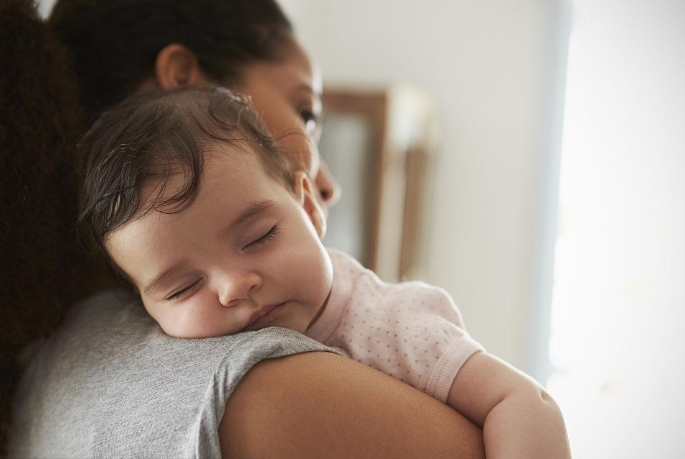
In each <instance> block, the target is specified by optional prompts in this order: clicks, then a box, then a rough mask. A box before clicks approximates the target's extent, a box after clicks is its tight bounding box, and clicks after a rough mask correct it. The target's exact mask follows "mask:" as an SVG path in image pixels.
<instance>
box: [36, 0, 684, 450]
mask: <svg viewBox="0 0 685 459" xmlns="http://www.w3.org/2000/svg"><path fill="white" fill-rule="evenodd" d="M50 4H51V2H50V1H46V2H45V3H44V4H43V8H44V11H49V8H50ZM281 4H282V5H283V7H284V9H285V10H286V12H287V13H288V14H289V15H290V17H291V18H292V20H293V22H294V25H295V27H296V29H297V32H298V34H299V36H300V37H301V39H302V42H303V43H304V44H305V46H306V47H307V48H308V49H309V51H310V52H311V53H312V55H313V57H314V58H315V60H316V61H317V62H318V64H319V66H320V67H321V70H322V74H323V78H324V86H325V87H324V89H325V91H326V92H328V93H329V95H330V94H332V95H333V96H335V95H337V99H336V98H335V97H333V98H331V101H333V102H331V104H332V105H331V106H332V107H333V108H332V109H331V110H330V111H329V115H328V116H327V120H331V121H330V122H328V121H327V122H326V124H325V131H324V137H323V138H322V154H323V155H324V156H325V157H326V158H327V159H328V162H329V163H330V165H331V169H333V172H334V173H335V174H336V175H337V176H339V177H340V178H341V181H342V182H343V187H344V190H343V198H342V201H341V203H340V205H339V206H338V207H337V208H334V209H333V210H332V213H331V227H332V228H333V227H335V228H343V229H342V230H340V231H338V236H340V234H339V233H341V232H342V233H345V232H346V231H347V237H345V234H342V239H339V240H338V239H336V240H334V241H333V242H331V244H333V243H336V241H337V244H338V245H340V246H342V248H348V249H349V250H351V251H354V250H359V251H360V253H361V252H365V251H366V252H368V251H369V250H370V249H369V247H370V246H367V245H363V244H362V245H359V244H358V243H359V240H358V239H359V238H356V237H351V236H350V234H352V232H353V231H361V233H360V234H366V235H367V236H368V235H369V234H371V236H373V234H375V236H373V237H375V239H374V240H373V241H371V242H369V244H370V245H371V246H373V247H374V252H373V257H375V258H374V261H373V263H371V262H369V263H370V264H373V265H374V267H377V268H378V269H379V271H380V272H382V275H383V277H386V278H389V279H393V278H420V279H423V280H425V281H427V282H429V283H433V284H436V285H439V286H441V287H443V288H445V289H446V290H447V291H449V292H450V293H451V294H452V296H453V297H454V298H455V300H456V302H457V304H458V305H459V307H460V309H461V311H462V313H463V315H464V318H465V322H466V325H467V328H468V330H469V331H470V333H471V334H472V335H473V336H474V337H475V338H476V339H478V340H479V341H480V342H481V343H483V344H484V345H485V347H486V348H487V349H488V350H489V351H490V352H492V353H493V354H495V355H498V356H499V357H501V358H503V359H504V360H506V361H508V362H510V363H511V364H513V365H515V366H517V367H518V368H520V369H522V370H523V371H525V372H527V373H529V374H531V375H532V376H534V377H535V378H536V379H538V380H540V381H541V382H542V383H544V384H545V385H546V387H547V388H548V389H549V391H550V392H551V394H552V395H553V396H554V397H555V398H556V399H557V401H558V402H559V404H560V405H561V408H562V410H563V412H564V414H565V417H566V420H567V425H568V430H569V436H570V440H571V447H572V451H573V454H574V457H577V458H586V459H595V458H596V459H600V458H602V459H603V458H614V457H615V458H644V457H658V458H669V459H670V458H674V459H675V458H678V459H680V458H683V457H685V442H683V441H682V440H680V438H679V435H680V432H681V430H682V429H683V428H685V401H684V395H683V388H685V366H684V363H685V359H684V358H683V354H682V353H683V350H685V332H684V331H683V326H684V325H685V83H683V82H685V2H684V1H682V0H516V1H511V0H509V1H508V0H477V1H476V0H423V1H421V2H416V1H409V0H344V1H342V0H281ZM398 84H401V85H404V87H408V88H411V89H410V90H409V93H411V94H416V93H419V94H420V97H418V98H417V97H414V96H412V97H414V99H412V100H419V101H420V102H417V103H415V104H414V105H412V106H413V107H414V109H411V110H415V111H416V113H418V114H416V115H415V116H414V115H412V116H413V118H412V116H409V117H405V118H402V113H405V114H406V111H403V108H402V107H403V106H404V105H403V103H402V102H401V101H405V100H408V99H407V98H406V97H405V96H403V95H402V94H405V93H406V91H405V92H402V91H400V92H399V93H398V91H397V90H396V88H397V87H398ZM378 94H381V95H384V97H387V99H383V100H386V102H387V100H390V101H397V100H399V101H400V102H392V103H390V104H389V105H390V106H392V107H393V108H392V110H390V109H387V104H386V105H383V107H386V109H387V110H386V109H383V110H385V111H383V110H382V111H381V112H382V114H383V113H385V115H387V119H386V122H387V124H388V126H391V127H392V126H394V127H393V128H392V129H390V128H388V129H389V130H390V131H392V130H393V129H394V130H395V131H396V132H395V134H396V135H399V137H402V135H405V134H407V133H408V132H413V131H412V130H417V129H418V130H420V131H421V132H423V133H424V134H425V135H424V137H425V138H428V140H427V141H426V142H424V147H425V148H424V150H425V151H424V153H426V152H428V153H427V156H426V158H428V159H427V160H424V161H423V162H420V165H421V166H420V167H416V168H412V167H410V168H409V172H410V173H409V174H405V175H402V174H400V175H397V176H394V175H393V173H392V170H393V169H392V167H391V166H388V164H390V163H387V164H386V163H383V164H385V165H383V164H380V163H378V164H376V163H374V164H375V165H374V166H373V171H374V172H373V173H372V174H366V175H364V174H362V172H363V171H364V170H365V168H367V167H369V168H370V167H371V160H370V159H368V158H367V157H366V156H364V155H365V154H366V153H364V152H366V151H370V150H375V151H379V150H381V149H383V146H382V145H380V144H379V143H378V142H377V143H373V142H371V144H370V143H369V142H370V141H369V139H367V138H366V137H368V136H373V135H374V133H373V132H371V133H369V132H368V129H367V130H366V131H364V129H363V128H362V129H361V130H360V129H359V128H358V127H357V128H355V124H354V123H355V122H354V120H353V119H352V118H349V119H348V118H345V113H342V114H341V116H338V118H337V121H336V122H333V121H332V120H334V119H335V118H336V111H341V110H342V112H344V107H348V108H349V105H350V104H347V105H346V104H345V103H344V102H345V101H348V102H349V101H350V100H356V99H355V97H356V96H360V97H361V99H360V100H362V101H368V100H371V99H373V97H375V96H378ZM397 94H400V95H397ZM373 95H375V96H373ZM409 98H410V99H411V97H409ZM340 100H342V101H343V103H342V105H340V104H338V103H339V102H340ZM374 100H375V99H374ZM335 101H338V102H335ZM426 101H428V102H426ZM336 104H337V105H336ZM417 104H418V106H420V107H419V108H418V109H416V106H417ZM410 105H411V104H410ZM340 107H343V109H341V108H340ZM398 107H399V108H398ZM390 111H392V112H393V113H397V112H399V113H400V115H396V114H393V115H392V116H391V115H390V114H389V112H390ZM339 115H340V113H339ZM393 116H399V118H400V119H404V121H401V120H400V121H398V122H394V121H392V120H393V119H394V118H393ZM412 119H414V120H419V121H417V123H422V124H421V126H420V127H419V128H420V129H419V128H417V125H416V123H414V124H412V122H411V120H412ZM407 120H409V121H407ZM370 126H371V131H373V130H374V127H373V126H375V125H374V124H373V123H372V124H371V125H370ZM329 127H330V129H328V128H329ZM386 127H387V126H386ZM329 131H330V132H329ZM397 133H399V134H397ZM365 136H366V137H365ZM387 137H389V138H391V137H392V136H391V135H390V134H388V135H387ZM424 140H425V139H424ZM388 142H389V143H392V139H391V140H389V141H388ZM381 143H382V142H381ZM364 145H366V146H364ZM369 145H371V146H369ZM379 145H380V146H379ZM328 146H331V150H335V151H334V152H332V151H327V150H328ZM385 148H386V149H387V148H389V147H388V145H385ZM355 151H356V153H355ZM360 151H361V153H359V152H360ZM408 151H410V152H411V151H413V150H411V148H410V149H409V150H408ZM405 153H406V152H405ZM390 156H392V155H390ZM407 157H411V155H409V156H407ZM426 158H424V159H426ZM401 159H402V161H405V163H402V164H404V165H406V161H407V160H406V157H405V156H402V157H401ZM379 164H380V165H379ZM417 170H420V171H421V173H420V174H419V180H418V182H416V183H419V185H420V186H419V187H418V188H416V183H414V182H412V183H413V185H411V186H409V185H407V183H409V182H408V181H409V179H411V177H412V174H411V172H412V171H417ZM354 171H357V173H355V172H354ZM405 172H406V171H405ZM393 177H394V178H393ZM398 177H399V178H398ZM343 178H344V180H343ZM405 179H406V180H405ZM350 180H351V182H350ZM393 180H394V181H395V182H396V183H395V182H393ZM403 180H404V181H403ZM412 180H413V179H412ZM355 181H358V183H357V182H355ZM382 181H384V182H383V183H385V182H388V188H387V189H386V188H383V187H385V185H382V184H381V182H382ZM391 182H393V183H394V185H393V184H392V183H391ZM398 184H399V185H398ZM405 185H407V186H405ZM379 187H380V188H383V189H384V190H385V196H386V198H384V199H387V197H388V196H392V195H393V194H394V191H393V190H402V193H404V192H405V191H406V192H407V196H410V195H411V196H410V197H411V198H412V199H413V201H411V203H410V200H409V198H406V197H405V196H404V194H402V199H400V200H398V201H397V202H395V204H393V205H398V206H399V204H397V203H403V205H404V207H402V206H399V207H396V208H395V207H393V208H390V207H391V206H390V207H389V206H388V205H386V206H384V207H383V208H380V207H378V206H376V207H374V206H375V204H378V203H382V202H385V201H383V200H379V198H378V197H377V196H376V194H373V193H375V191H374V190H377V189H378V188H379ZM410 188H411V189H412V190H414V191H416V189H418V190H419V191H420V192H412V193H409V191H407V190H409V189H410ZM372 195H373V196H376V197H372ZM355 203H356V204H355ZM369 203H370V204H369ZM374 203H375V204H374ZM417 203H418V204H417ZM409 204H411V205H409ZM360 206H361V207H360ZM365 206H366V207H365ZM336 209H338V210H336ZM360 209H361V210H360ZM403 209H404V210H406V209H410V210H411V211H408V212H407V214H406V215H405V214H404V213H403ZM417 209H418V210H417ZM348 212H349V213H348ZM354 212H357V213H359V212H362V213H364V215H365V216H366V217H365V218H367V219H370V221H371V222H372V225H373V230H371V233H369V232H368V231H367V232H366V233H365V232H364V231H366V230H363V229H361V230H360V229H359V228H356V227H355V224H354V222H355V221H357V220H358V217H359V216H358V215H356V216H355V215H353V214H354ZM362 220H363V219H362ZM336 222H337V223H336ZM382 222H384V223H382ZM393 222H397V224H393ZM381 223H382V224H381ZM364 224H365V223H364V222H362V223H359V224H358V225H357V226H360V225H361V226H363V225H364ZM345 225H347V226H345ZM361 226H360V228H361ZM398 227H401V228H403V229H404V230H405V231H404V233H402V232H401V231H400V232H398V231H396V229H397V228H398ZM355 228H356V229H355ZM407 228H410V229H411V232H409V231H408V230H407ZM374 231H375V233H373V232H374ZM338 236H335V233H334V235H333V236H332V237H334V238H335V237H338ZM371 236H370V237H371ZM373 237H371V239H373ZM398 238H399V239H398ZM402 238H404V239H402ZM389 240H392V241H395V242H394V243H399V242H398V241H399V240H402V241H403V242H402V243H401V244H400V245H397V246H396V247H400V246H401V247H402V248H403V250H404V249H406V247H410V248H411V252H412V253H411V255H412V256H411V257H410V261H409V262H407V263H408V264H407V265H406V266H405V268H406V269H400V271H398V270H397V266H399V265H401V264H402V260H400V259H399V255H398V253H399V249H398V250H393V248H392V247H393V246H390V248H388V247H385V248H383V247H381V245H382V244H384V243H387V242H388V241H389ZM350 243H352V244H353V246H350V247H346V244H350ZM355 243H357V245H356V246H355V245H354V244H355ZM405 252H406V250H405ZM360 256H361V255H360ZM388 266H389V267H388Z"/></svg>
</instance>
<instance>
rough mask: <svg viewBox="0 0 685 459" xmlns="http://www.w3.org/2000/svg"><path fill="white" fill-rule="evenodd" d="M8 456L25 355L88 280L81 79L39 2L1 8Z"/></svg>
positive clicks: (1, 315) (1, 429) (2, 335)
mask: <svg viewBox="0 0 685 459" xmlns="http://www.w3.org/2000/svg"><path fill="white" fill-rule="evenodd" d="M0 62H2V63H3V66H2V72H0V101H2V102H1V103H0V171H1V172H0V256H1V257H2V265H1V266H2V273H1V275H0V292H1V294H2V299H1V300H0V328H1V329H2V330H1V331H0V456H4V455H5V454H7V436H8V430H9V425H10V402H11V398H12V394H13V392H14V390H15V386H16V383H17V380H18V378H19V376H20V374H21V371H22V369H21V365H20V364H19V361H18V354H19V352H20V351H21V350H22V349H23V348H24V347H25V346H26V345H28V344H29V343H31V342H32V341H34V340H36V339H38V338H40V337H43V336H46V335H47V334H49V333H50V332H51V331H52V330H53V329H54V328H55V327H56V326H57V325H58V324H59V323H60V321H61V320H62V319H63V317H64V315H65V313H66V311H67V307H68V305H70V304H72V303H73V302H74V301H75V300H76V299H78V298H79V297H80V296H81V295H82V294H83V291H82V287H83V285H85V284H87V282H88V280H87V278H86V273H88V272H90V271H91V270H90V269H86V268H85V263H86V262H85V256H84V255H83V251H82V250H80V247H79V245H78V243H77V238H76V236H75V231H74V222H75V220H76V216H77V197H76V184H77V179H76V175H75V167H74V164H75V145H76V142H77V139H78V137H79V136H80V135H81V134H82V133H83V131H84V129H83V117H82V110H81V107H80V105H79V102H78V89H77V85H76V79H75V78H76V77H75V75H73V74H72V72H71V69H70V68H69V66H68V64H67V55H66V52H65V50H64V48H63V46H61V44H60V43H59V42H58V41H57V40H56V39H55V38H54V36H53V34H52V33H51V32H50V31H49V30H48V29H47V27H46V26H45V25H44V24H43V23H42V22H41V21H40V20H39V19H38V16H37V13H36V8H35V5H34V4H33V2H32V1H30V0H3V1H2V3H1V4H0Z"/></svg>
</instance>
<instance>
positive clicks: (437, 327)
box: [306, 249, 483, 403]
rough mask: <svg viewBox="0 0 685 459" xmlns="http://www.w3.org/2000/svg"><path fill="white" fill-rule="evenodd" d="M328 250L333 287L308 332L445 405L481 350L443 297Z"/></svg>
mask: <svg viewBox="0 0 685 459" xmlns="http://www.w3.org/2000/svg"><path fill="white" fill-rule="evenodd" d="M328 253H329V254H330V256H331V260H332V261H333V273H334V276H333V288H332V290H331V295H330V298H329V299H328V303H327V305H326V308H325V309H324V311H323V312H322V314H321V316H319V318H318V319H317V321H316V322H315V323H314V324H312V325H311V326H310V327H309V329H308V330H307V332H306V335H307V336H309V337H310V338H312V339H315V340H316V341H319V342H321V343H323V344H326V345H327V346H330V347H333V348H336V349H338V350H340V351H342V352H343V353H344V354H346V355H347V356H349V357H350V358H352V359H354V360H357V361H358V362H361V363H364V364H366V365H369V366H370V367H373V368H375V369H377V370H380V371H382V372H383V373H386V374H388V375H390V376H393V377H394V378H396V379H399V380H400V381H402V382H405V383H407V384H410V385H412V386H414V387H415V388H417V389H419V390H421V391H423V392H425V393H426V394H428V395H430V396H432V397H434V398H436V399H438V400H440V401H441V402H443V403H444V402H446V401H447V395H448V394H449V390H450V388H451V387H452V382H453V381H454V378H455V377H456V376H457V372H458V371H459V369H460V368H461V366H462V365H463V364H464V362H466V360H467V359H468V358H469V357H470V356H471V355H473V354H474V353H475V352H478V351H482V350H483V347H482V346H481V345H480V344H478V343H477V342H476V341H474V340H473V338H471V336H470V335H469V334H468V333H467V332H466V329H465V328H464V322H463V321H462V318H461V314H460V313H459V311H458V310H457V307H456V305H455V304H454V302H453V301H452V298H451V297H450V296H449V294H448V293H447V292H446V291H445V290H443V289H441V288H438V287H433V286H431V285H428V284H426V283H423V282H404V283H401V284H388V283H386V282H383V281H382V280H380V279H379V278H378V276H376V274H375V273H373V272H372V271H369V270H368V269H365V268H364V267H363V266H362V265H361V264H359V262H357V261H356V260H355V259H353V258H352V257H350V256H349V255H347V254H345V253H343V252H340V251H338V250H334V249H328Z"/></svg>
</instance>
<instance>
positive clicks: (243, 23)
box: [49, 0, 292, 119]
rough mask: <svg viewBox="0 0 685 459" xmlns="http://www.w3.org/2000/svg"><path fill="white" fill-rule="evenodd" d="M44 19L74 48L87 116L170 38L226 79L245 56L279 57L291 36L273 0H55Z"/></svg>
mask: <svg viewBox="0 0 685 459" xmlns="http://www.w3.org/2000/svg"><path fill="white" fill-rule="evenodd" d="M49 24H50V25H51V26H52V27H53V28H54V30H55V32H56V33H57V36H58V38H60V40H62V42H63V43H64V44H65V45H67V47H68V48H69V50H70V51H71V53H72V59H73V66H74V69H75V71H76V73H77V74H78V76H79V78H80V80H81V83H82V91H83V92H82V99H83V102H84V104H85V106H86V110H87V113H88V117H89V119H92V118H94V117H96V116H97V115H98V114H99V113H102V112H103V111H104V110H105V109H107V108H109V107H110V106H112V105H114V104H115V103H117V102H119V101H121V100H122V99H124V98H125V97H126V96H128V95H131V94H133V93H134V92H136V90H137V88H138V87H139V86H140V84H141V83H142V82H143V81H144V80H145V79H146V78H147V77H150V76H152V75H153V74H154V68H155V61H156V58H157V54H158V53H159V51H160V50H162V49H163V48H164V47H165V46H167V45H169V44H172V43H179V44H182V45H184V46H186V47H187V48H188V49H190V50H191V51H192V52H193V53H195V55H196V56H197V59H198V62H199V64H200V67H201V68H202V70H203V71H204V72H205V73H206V74H207V75H208V76H209V77H211V78H213V79H214V80H216V81H217V82H221V83H222V84H223V85H226V86H231V84H233V83H235V82H237V81H239V79H240V72H241V70H242V69H243V68H244V67H245V65H246V64H249V63H252V62H259V61H278V60H279V59H280V58H281V57H282V49H283V47H284V46H285V45H287V44H289V43H291V41H292V26H291V24H290V22H289V21H288V19H287V18H286V16H285V15H284V14H283V11H282V10H281V8H280V7H279V6H278V3H277V2H276V1H275V0H192V1H191V0H58V1H57V3H56V4H55V6H54V9H53V10H52V13H51V15H50V19H49Z"/></svg>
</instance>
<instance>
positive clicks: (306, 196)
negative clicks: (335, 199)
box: [295, 171, 326, 238]
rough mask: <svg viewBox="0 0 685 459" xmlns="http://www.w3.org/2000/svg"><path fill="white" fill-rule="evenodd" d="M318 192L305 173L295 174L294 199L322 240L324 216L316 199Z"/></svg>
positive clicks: (324, 230) (324, 227) (324, 229)
mask: <svg viewBox="0 0 685 459" xmlns="http://www.w3.org/2000/svg"><path fill="white" fill-rule="evenodd" d="M318 192H319V191H318V190H317V189H315V188H314V184H313V183H312V181H311V180H310V179H309V176H307V173H306V172H304V171H298V172H295V197H296V198H297V200H298V201H299V202H300V205H302V208H303V209H304V211H305V212H306V213H307V215H308V216H309V220H310V221H311V222H312V224H313V225H314V229H315V230H316V233H317V234H318V235H319V238H323V237H324V235H325V234H326V216H325V215H324V212H323V210H322V209H321V206H320V205H319V201H318V200H317V199H316V194H317V193H318Z"/></svg>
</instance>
